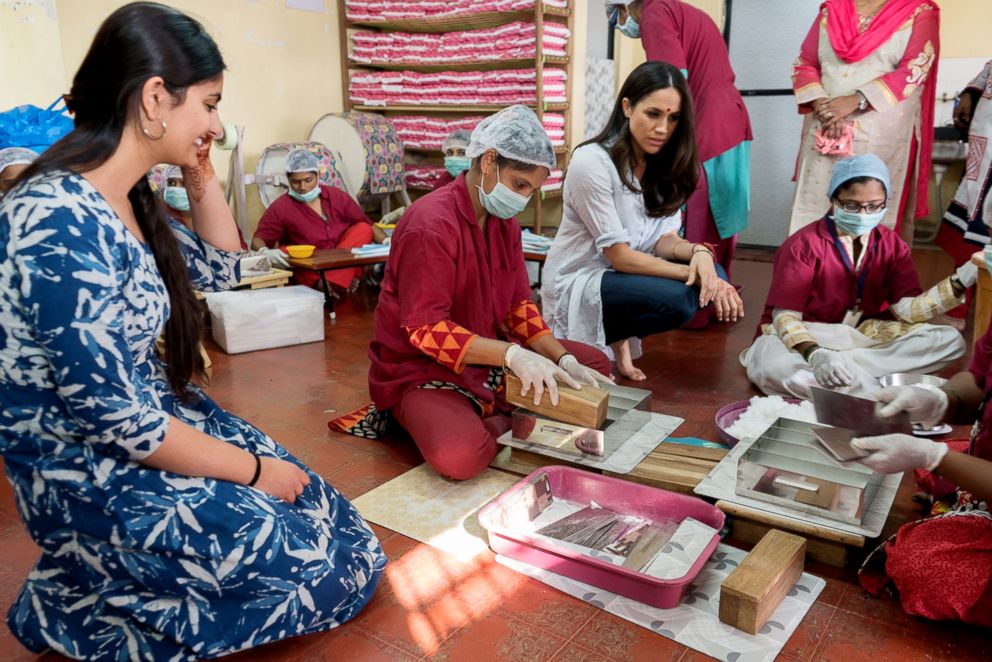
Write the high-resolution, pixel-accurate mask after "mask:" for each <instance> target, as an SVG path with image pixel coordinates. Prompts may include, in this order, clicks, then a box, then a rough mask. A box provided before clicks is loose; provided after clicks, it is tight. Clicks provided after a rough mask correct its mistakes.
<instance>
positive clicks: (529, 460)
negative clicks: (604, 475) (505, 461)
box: [510, 448, 599, 473]
mask: <svg viewBox="0 0 992 662" xmlns="http://www.w3.org/2000/svg"><path fill="white" fill-rule="evenodd" d="M510 460H511V462H512V465H513V466H516V467H521V468H527V473H530V472H531V471H533V470H534V469H539V468H541V467H549V466H551V465H563V466H566V467H573V468H575V469H582V470H584V471H592V472H593V473H599V472H598V471H597V470H596V469H593V468H592V467H587V466H585V465H582V464H577V463H575V462H569V461H567V460H559V459H558V458H557V457H550V456H548V455H541V454H540V453H535V452H533V451H525V450H523V449H521V448H514V449H513V450H512V451H510Z"/></svg>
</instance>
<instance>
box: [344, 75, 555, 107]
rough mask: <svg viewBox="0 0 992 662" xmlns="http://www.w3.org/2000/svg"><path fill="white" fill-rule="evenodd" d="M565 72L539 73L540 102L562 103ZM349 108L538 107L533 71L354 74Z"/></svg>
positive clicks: (350, 88)
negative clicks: (541, 76)
mask: <svg viewBox="0 0 992 662" xmlns="http://www.w3.org/2000/svg"><path fill="white" fill-rule="evenodd" d="M565 79H566V72H565V70H564V69H557V68H548V69H545V70H544V80H543V83H544V101H545V102H546V103H565V102H566V100H567V99H566V94H565ZM349 94H350V96H351V101H352V103H356V104H363V105H367V106H383V107H388V106H407V105H409V106H474V105H486V106H509V105H512V104H515V103H523V104H534V103H536V102H537V72H536V70H534V69H500V70H497V71H444V72H439V73H419V72H415V71H353V72H352V74H351V84H350V85H349Z"/></svg>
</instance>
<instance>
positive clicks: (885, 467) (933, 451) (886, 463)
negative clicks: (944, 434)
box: [851, 434, 947, 474]
mask: <svg viewBox="0 0 992 662" xmlns="http://www.w3.org/2000/svg"><path fill="white" fill-rule="evenodd" d="M851 445H852V446H854V447H855V448H860V449H861V450H863V451H868V452H869V453H871V455H869V456H868V457H864V458H861V459H860V460H858V462H860V463H861V464H863V465H865V466H866V467H868V468H869V469H871V470H873V471H878V472H880V473H883V474H895V473H899V472H901V471H910V470H912V469H926V470H927V471H934V470H936V468H937V467H938V466H939V465H940V463H941V461H942V460H943V459H944V456H945V455H947V444H941V443H938V442H935V441H930V440H929V439H922V438H920V437H913V436H911V435H908V434H883V435H881V436H878V437H860V438H858V439H853V440H852V441H851Z"/></svg>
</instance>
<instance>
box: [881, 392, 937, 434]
mask: <svg viewBox="0 0 992 662" xmlns="http://www.w3.org/2000/svg"><path fill="white" fill-rule="evenodd" d="M875 399H876V400H878V401H879V402H881V403H884V404H885V406H884V407H882V408H881V409H879V410H878V413H879V414H881V415H882V416H895V415H896V414H898V413H899V412H901V411H904V412H906V413H907V414H909V420H910V421H912V422H913V423H921V424H923V425H924V426H926V427H928V428H932V427H933V426H935V425H937V424H938V423H940V422H941V421H943V420H944V414H946V413H947V394H946V393H944V392H943V391H942V390H941V389H939V388H933V387H927V386H922V385H918V384H914V385H912V386H890V387H888V388H883V389H882V390H880V391H876V392H875Z"/></svg>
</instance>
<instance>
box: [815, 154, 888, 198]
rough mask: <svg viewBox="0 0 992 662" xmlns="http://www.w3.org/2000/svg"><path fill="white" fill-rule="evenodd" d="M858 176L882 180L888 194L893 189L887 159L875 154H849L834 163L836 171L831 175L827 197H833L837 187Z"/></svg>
mask: <svg viewBox="0 0 992 662" xmlns="http://www.w3.org/2000/svg"><path fill="white" fill-rule="evenodd" d="M857 177H872V178H874V179H877V180H878V181H880V182H882V185H883V186H885V195H886V196H888V194H889V191H891V190H892V187H891V186H890V185H889V169H888V167H886V165H885V161H883V160H882V159H880V158H878V157H877V156H875V155H874V154H862V155H861V156H849V157H847V158H846V159H842V160H840V161H838V162H837V163H835V164H834V171H833V173H831V175H830V186H829V187H827V197H828V198H833V197H834V192H835V191H836V190H837V189H839V188H840V187H841V186H843V185H844V183H845V182H849V181H851V180H852V179H855V178H857Z"/></svg>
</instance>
